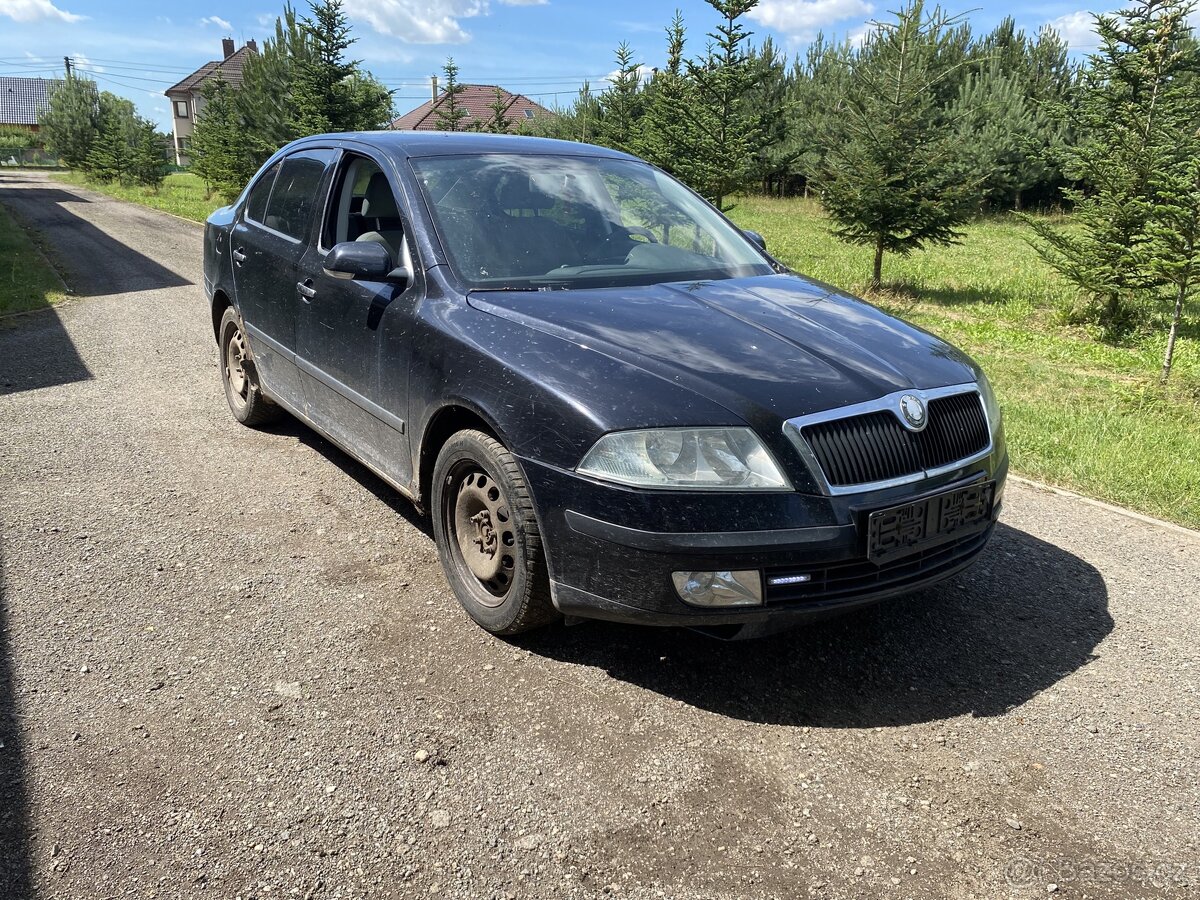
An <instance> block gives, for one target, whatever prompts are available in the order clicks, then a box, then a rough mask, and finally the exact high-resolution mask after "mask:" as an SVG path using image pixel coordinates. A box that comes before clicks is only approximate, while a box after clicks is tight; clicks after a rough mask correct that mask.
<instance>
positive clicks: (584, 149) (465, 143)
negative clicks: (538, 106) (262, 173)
mask: <svg viewBox="0 0 1200 900" xmlns="http://www.w3.org/2000/svg"><path fill="white" fill-rule="evenodd" d="M330 140H338V141H356V142H358V143H362V144H367V145H369V146H372V147H378V148H379V149H380V150H383V151H385V152H388V153H391V154H395V155H399V156H410V157H416V156H455V155H461V154H467V153H529V154H543V155H548V154H553V155H556V156H604V157H610V158H613V159H634V158H635V157H632V156H630V155H629V154H627V153H621V152H620V151H618V150H611V149H609V148H608V147H597V146H596V145H595V144H581V143H578V142H576V141H557V140H553V139H551V138H537V137H525V136H523V135H516V134H480V133H477V132H461V131H347V132H341V133H338V134H316V135H313V136H312V137H307V138H302V139H300V140H298V141H295V142H294V143H293V144H291V145H290V146H291V148H292V149H299V148H300V147H302V146H303V145H305V144H308V143H310V142H328V141H330Z"/></svg>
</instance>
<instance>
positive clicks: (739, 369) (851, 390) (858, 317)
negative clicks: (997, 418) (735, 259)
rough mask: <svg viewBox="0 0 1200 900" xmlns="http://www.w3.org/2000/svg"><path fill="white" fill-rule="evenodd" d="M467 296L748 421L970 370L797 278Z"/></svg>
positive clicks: (929, 338) (936, 345)
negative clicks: (649, 375)
mask: <svg viewBox="0 0 1200 900" xmlns="http://www.w3.org/2000/svg"><path fill="white" fill-rule="evenodd" d="M469 302H470V304H471V305H472V306H474V307H475V308H477V309H480V310H483V311H486V312H488V313H491V314H493V315H497V316H501V317H503V318H506V319H509V320H511V321H514V322H519V323H522V324H524V325H527V326H529V327H531V328H537V329H539V330H542V331H545V332H548V333H551V334H554V335H557V336H559V337H561V338H563V339H565V340H569V341H572V342H574V343H577V344H580V345H584V346H586V347H588V348H590V349H592V350H595V351H598V352H600V353H604V354H607V355H609V356H612V357H614V358H617V359H619V360H622V361H623V362H626V363H628V364H630V365H633V366H636V367H638V368H641V369H644V370H646V371H648V372H651V373H653V374H655V375H657V376H659V377H661V378H664V379H667V380H669V381H671V382H673V383H675V384H677V385H680V386H684V387H688V388H690V389H691V390H693V391H695V392H697V393H700V394H703V395H705V396H707V397H709V398H710V399H712V400H714V401H716V402H717V403H720V404H721V405H722V406H724V407H725V408H726V409H729V410H730V411H732V412H734V413H736V414H737V415H739V416H741V417H742V418H743V419H744V420H745V421H747V422H750V423H752V424H758V423H762V422H764V420H765V419H771V418H775V419H780V418H782V419H787V418H791V417H793V416H799V415H806V414H808V413H812V412H817V411H820V410H825V409H833V408H836V407H840V406H845V405H847V404H850V403H859V402H862V401H864V400H871V399H875V398H877V397H881V396H883V395H884V394H888V393H891V392H893V391H898V390H904V389H906V388H933V387H942V386H944V385H948V384H959V383H963V382H968V381H974V380H975V377H976V368H975V366H974V364H973V363H972V362H971V360H970V359H969V358H968V357H967V356H966V355H965V354H963V353H962V352H961V351H959V350H957V349H956V348H954V347H953V346H951V345H950V344H947V343H946V342H945V341H943V340H941V339H940V338H937V337H934V336H933V335H931V334H929V333H928V332H926V331H923V330H921V329H920V328H917V327H915V326H913V325H910V324H908V323H907V322H904V321H902V320H900V319H897V318H895V317H894V316H890V315H888V314H887V313H884V312H882V311H881V310H879V309H877V308H876V307H874V306H871V305H870V304H869V303H866V302H864V301H862V300H859V299H856V298H854V297H851V296H850V295H848V294H844V293H841V292H840V291H837V290H835V289H834V288H831V287H829V286H828V285H825V284H821V283H820V282H817V281H812V280H810V279H806V278H802V277H800V276H796V275H769V276H762V277H756V278H741V279H730V280H721V281H702V282H679V283H673V284H659V285H650V286H639V287H626V288H602V289H595V290H566V291H532V292H530V291H474V292H472V293H471V294H470V296H469Z"/></svg>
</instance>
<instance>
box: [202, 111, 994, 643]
mask: <svg viewBox="0 0 1200 900" xmlns="http://www.w3.org/2000/svg"><path fill="white" fill-rule="evenodd" d="M366 243H370V244H373V245H374V246H375V247H376V248H379V247H382V248H383V250H386V251H387V252H386V256H383V255H379V258H377V257H376V253H377V251H376V250H374V249H369V250H363V249H361V247H360V246H358V245H362V244H366ZM348 244H349V245H354V246H349V247H348V246H347V245H348ZM384 259H386V265H385V264H384V262H383V260H384ZM204 271H205V286H206V290H207V292H208V296H209V297H210V299H211V302H212V304H213V306H212V311H213V323H214V328H215V329H218V330H219V326H220V323H221V322H222V320H223V316H226V314H227V310H232V311H233V312H232V313H228V315H229V316H231V317H235V318H236V319H237V320H238V321H239V322H240V324H241V326H242V330H243V332H244V343H245V344H246V345H247V346H246V347H245V348H243V350H239V351H237V352H236V353H235V352H234V351H233V350H231V351H230V354H229V356H228V357H227V359H228V360H232V361H233V362H232V363H231V364H227V365H226V370H227V372H232V373H233V376H234V377H236V376H237V375H238V373H241V374H242V375H244V376H245V377H249V378H251V379H252V380H253V382H254V384H255V385H257V386H258V388H259V389H260V390H261V393H262V395H263V397H264V398H266V400H265V402H269V403H272V404H277V405H278V406H279V407H281V408H282V409H284V410H286V411H288V412H290V413H291V414H293V415H295V416H297V417H298V418H300V419H302V420H303V421H305V422H307V423H308V424H309V425H311V426H312V427H313V428H315V429H316V430H317V431H319V432H320V433H321V434H323V435H324V436H326V437H327V438H328V439H329V440H331V441H333V442H334V443H336V444H337V445H339V446H340V447H342V448H343V449H345V450H346V451H347V452H348V453H349V454H351V455H352V456H354V457H355V458H357V459H358V460H360V461H361V462H363V463H364V464H365V465H367V466H368V467H369V468H371V469H372V470H373V471H375V472H376V473H377V474H378V475H379V476H380V477H381V478H383V479H385V480H386V481H387V482H389V483H390V484H391V485H393V486H394V487H395V488H396V489H397V490H399V491H401V492H402V493H404V494H405V495H407V496H408V497H409V498H411V499H412V500H413V501H414V502H416V503H417V504H418V505H425V506H429V505H433V506H436V505H437V504H436V502H434V501H435V499H436V497H435V495H437V492H438V491H439V489H440V485H439V484H435V483H434V472H435V469H436V468H437V463H438V458H439V454H440V453H442V452H443V450H444V448H445V447H446V445H447V442H448V441H450V440H451V439H452V437H453V436H454V435H455V434H458V433H460V432H462V431H464V430H471V431H472V432H477V433H480V434H484V435H487V436H489V437H490V438H492V439H494V440H495V442H497V444H498V445H500V446H502V448H503V449H504V451H505V452H507V453H509V454H511V457H512V459H513V460H515V464H516V468H517V470H519V471H517V472H516V473H515V474H514V476H513V477H515V478H519V479H521V481H522V483H523V485H524V487H522V489H521V490H523V491H524V490H526V489H527V492H528V495H529V499H530V501H531V505H532V509H533V511H534V514H535V516H536V523H535V524H536V536H537V539H538V540H539V541H540V544H541V546H542V549H543V551H544V552H543V554H542V556H541V557H540V559H541V560H542V562H540V563H539V564H538V565H542V564H543V563H544V577H545V580H546V581H547V587H548V590H549V597H550V598H551V602H552V604H553V606H554V608H555V610H557V611H558V612H559V613H562V614H566V615H569V616H576V617H590V618H602V619H611V620H618V621H626V622H637V623H645V624H651V625H687V626H695V627H709V628H713V629H714V630H715V631H718V632H720V631H722V629H724V630H727V631H729V632H730V633H732V632H733V631H735V630H737V629H738V628H739V627H741V626H748V627H749V630H753V629H754V628H757V629H759V630H768V629H774V628H775V627H778V626H781V625H787V624H791V623H793V622H796V621H799V620H802V619H805V618H812V617H814V616H822V615H826V614H829V613H831V612H835V611H842V610H846V609H850V608H853V607H856V606H859V605H863V604H866V603H870V602H874V601H878V600H882V599H884V598H887V597H892V596H896V595H899V594H904V593H908V592H911V591H913V590H916V589H919V588H922V587H925V586H928V585H930V584H933V583H935V582H938V581H940V580H942V579H945V578H947V577H949V576H951V575H953V574H955V573H956V572H958V571H960V570H962V569H963V568H964V567H966V566H967V565H968V564H969V563H970V562H971V561H972V560H973V559H975V558H976V557H977V556H978V555H979V553H980V552H981V551H982V549H983V547H984V546H985V544H986V543H987V540H988V538H989V536H990V534H991V532H992V529H993V526H994V523H995V520H996V517H997V516H998V514H999V510H1000V506H1001V499H1002V494H1003V488H1004V480H1005V476H1006V472H1007V465H1008V462H1007V455H1006V451H1005V444H1004V434H1003V426H1002V423H1001V418H1000V412H999V409H998V407H997V405H996V402H995V398H994V396H993V395H992V392H991V388H990V387H989V386H988V383H987V379H986V377H985V376H984V374H983V373H982V371H981V370H980V369H979V367H978V366H977V365H976V364H975V363H974V362H973V361H972V360H970V359H969V358H968V357H967V356H966V355H965V354H963V353H962V352H960V351H959V350H957V349H956V348H954V347H953V346H951V345H950V344H948V343H946V342H945V341H943V340H941V339H939V338H937V337H935V336H933V335H931V334H929V333H927V332H925V331H923V330H921V329H919V328H917V327H915V326H913V325H910V324H908V323H906V322H904V321H901V320H899V319H897V318H895V317H893V316H890V315H888V314H886V313H884V312H882V311H881V310H879V309H877V308H875V307H874V306H872V305H870V304H868V303H866V302H864V301H862V300H859V299H856V298H854V297H852V296H849V295H847V294H845V293H842V292H840V291H838V290H836V289H834V288H831V287H830V286H828V285H825V284H822V283H820V282H817V281H814V280H812V279H810V278H806V277H804V276H803V275H800V274H797V273H795V272H791V271H788V270H787V269H785V268H784V267H783V266H782V265H780V264H779V263H778V262H777V261H775V260H774V259H773V258H772V257H771V256H770V255H769V254H768V253H767V252H766V250H765V248H764V246H763V243H762V241H761V239H760V238H758V236H757V235H753V234H751V233H743V232H740V231H738V230H737V229H736V228H735V227H734V226H733V225H732V224H731V223H730V222H729V221H728V220H726V219H725V218H724V217H723V216H722V215H721V214H720V213H719V212H717V211H716V210H714V209H713V208H712V207H710V206H708V205H707V204H705V203H704V202H703V201H702V200H700V199H699V198H698V197H696V196H695V195H694V194H692V193H691V192H689V191H687V189H686V188H683V187H682V186H681V185H679V184H678V183H677V182H674V181H673V180H672V179H670V178H669V177H668V176H666V175H665V174H663V173H661V172H660V171H658V170H657V169H654V168H653V167H651V166H649V165H647V164H645V163H643V162H641V161H639V160H636V159H635V158H633V157H630V156H627V155H625V154H621V153H617V152H615V151H611V150H607V149H604V148H599V147H592V146H588V145H582V144H572V143H562V142H557V141H546V140H537V139H530V138H516V137H508V136H488V135H466V134H440V133H428V134H419V133H403V132H400V133H397V132H380V133H362V134H342V135H326V136H317V137H314V138H308V139H305V140H302V141H298V142H296V143H294V144H291V145H288V146H287V147H285V148H283V149H282V150H280V151H279V153H278V154H277V155H276V156H275V157H273V158H272V159H271V160H270V161H268V162H267V164H266V165H264V167H263V169H262V170H261V171H260V172H259V174H258V175H257V176H256V178H255V179H254V180H253V181H252V182H251V183H250V185H248V186H247V189H246V191H245V192H244V193H243V194H242V196H241V197H240V198H239V199H238V201H237V202H235V203H234V204H232V205H231V206H229V207H226V208H223V209H221V210H218V211H217V212H216V213H214V215H213V216H212V217H211V218H210V219H209V221H208V224H207V227H206V232H205V256H204ZM218 339H219V340H220V339H221V336H220V334H218ZM238 353H241V355H240V356H239V355H238ZM239 360H240V361H243V362H244V371H243V370H242V369H240V368H239V366H240V365H241V363H240V362H239ZM232 402H233V401H232V400H231V403H232ZM502 487H503V485H502ZM462 490H464V491H465V490H466V488H463V489H462ZM455 502H456V501H455V497H453V496H452V497H449V498H447V500H446V503H448V504H450V507H453V505H454V503H455ZM457 502H458V503H459V511H460V513H462V515H464V516H465V515H466V513H463V512H462V510H463V509H466V510H467V512H470V511H471V510H474V509H476V507H470V506H469V505H468V506H467V507H464V506H463V505H462V504H463V503H464V502H465V501H462V500H461V497H460V499H459V500H458V501H457ZM481 502H482V503H483V504H484V505H485V506H486V503H487V501H486V498H483V500H481ZM501 502H502V503H503V498H502V500H501ZM448 508H449V507H448ZM490 509H491V515H492V516H493V517H495V516H496V515H497V510H500V513H499V516H500V518H501V519H503V518H504V510H506V509H507V507H504V506H501V507H494V506H493V507H490ZM478 510H479V511H478V512H477V513H475V514H473V515H472V516H471V517H470V521H473V522H475V523H476V524H475V526H474V527H475V528H476V532H475V533H473V535H472V536H471V537H470V538H469V540H468V537H467V535H466V534H465V532H463V533H461V534H460V535H459V538H458V540H459V542H460V546H461V554H460V553H459V551H458V550H454V548H453V547H451V548H450V549H446V548H442V549H443V550H444V551H445V553H449V554H450V556H452V557H454V558H457V559H459V561H460V562H463V561H465V562H466V563H470V564H471V565H472V568H473V569H474V570H475V572H476V574H477V575H478V574H479V566H478V565H476V564H475V563H477V562H478V560H476V559H475V558H474V557H471V556H470V554H471V553H474V552H476V551H473V550H471V548H470V546H468V544H469V543H470V542H471V541H473V542H474V545H475V546H476V547H478V548H481V549H484V550H486V549H488V547H489V546H490V545H489V544H488V542H490V541H493V534H492V532H491V530H490V529H491V526H493V525H498V523H497V522H496V521H494V519H489V518H488V514H487V510H486V509H484V507H483V506H478ZM453 520H454V515H453V510H452V509H451V511H450V512H448V513H447V518H446V521H447V522H448V523H449V525H448V526H447V527H449V528H450V531H451V532H452V531H453V526H454V521H453ZM467 521H468V520H467V519H465V518H464V519H460V523H461V524H462V527H463V528H470V527H472V526H470V525H468V524H465V523H466V522H467ZM480 521H483V523H484V524H483V525H480V524H479V522H480ZM530 528H533V526H532V525H531V526H530ZM528 533H529V534H533V533H534V532H533V531H529V532H528ZM452 537H453V535H451V538H452ZM451 538H448V540H450V542H451V544H453V540H451ZM445 553H444V555H443V562H444V564H447V563H446V560H447V558H448V557H447V556H446V555H445ZM455 554H458V555H457V556H456V555H455ZM504 559H505V560H506V562H505V565H509V564H510V563H511V560H509V558H508V557H507V556H506V557H504ZM484 562H486V560H484ZM517 562H518V563H520V562H521V560H519V559H518V560H517ZM518 567H519V566H518ZM531 571H532V569H531ZM480 577H481V578H482V577H483V576H482V575H480ZM451 581H452V583H454V579H451ZM492 587H493V588H495V587H496V585H495V584H494V583H493V584H492ZM456 590H457V588H456ZM497 590H498V589H497ZM459 593H460V599H463V596H462V593H461V592H459ZM484 599H485V600H486V599H487V597H486V595H485V596H484ZM501 599H503V598H501ZM464 605H467V601H466V600H464ZM485 605H486V604H485ZM468 611H471V610H470V608H469V607H468ZM495 630H499V629H495Z"/></svg>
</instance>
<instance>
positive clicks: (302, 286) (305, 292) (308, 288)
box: [296, 278, 317, 302]
mask: <svg viewBox="0 0 1200 900" xmlns="http://www.w3.org/2000/svg"><path fill="white" fill-rule="evenodd" d="M296 290H297V291H299V292H300V296H301V297H303V298H304V300H305V302H307V301H309V300H311V299H312V298H313V297H315V296H317V289H316V288H314V287H313V286H312V279H311V278H309V279H306V280H305V281H297V282H296Z"/></svg>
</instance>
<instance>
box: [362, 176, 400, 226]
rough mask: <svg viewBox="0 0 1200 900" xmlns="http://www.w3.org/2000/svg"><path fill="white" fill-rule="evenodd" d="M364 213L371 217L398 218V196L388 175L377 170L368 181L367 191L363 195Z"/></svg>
mask: <svg viewBox="0 0 1200 900" xmlns="http://www.w3.org/2000/svg"><path fill="white" fill-rule="evenodd" d="M362 214H363V215H364V216H367V217H368V218H371V219H398V218H400V211H399V210H398V209H396V196H395V195H394V194H393V193H392V186H391V185H390V184H388V180H387V176H386V175H384V174H383V173H382V172H376V173H375V174H374V175H372V176H371V180H370V181H368V182H367V192H366V193H365V194H364V195H363V206H362Z"/></svg>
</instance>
